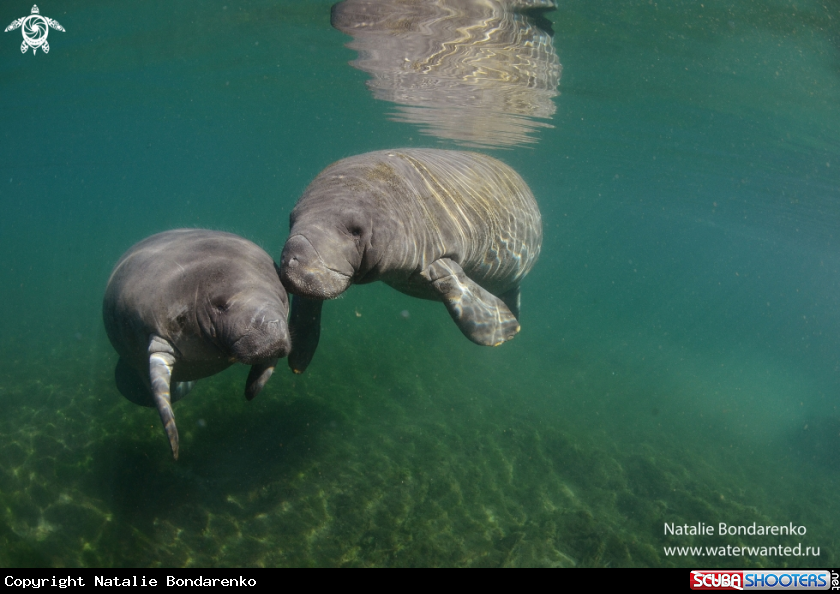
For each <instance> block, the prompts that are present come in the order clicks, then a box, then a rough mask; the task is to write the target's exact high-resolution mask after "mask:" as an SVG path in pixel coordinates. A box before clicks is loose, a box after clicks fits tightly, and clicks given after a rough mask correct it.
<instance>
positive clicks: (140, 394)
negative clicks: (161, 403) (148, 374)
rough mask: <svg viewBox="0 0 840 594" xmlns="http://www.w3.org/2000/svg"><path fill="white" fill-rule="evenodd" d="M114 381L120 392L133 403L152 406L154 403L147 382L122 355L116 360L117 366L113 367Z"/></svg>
mask: <svg viewBox="0 0 840 594" xmlns="http://www.w3.org/2000/svg"><path fill="white" fill-rule="evenodd" d="M114 382H115V383H116V384H117V390H119V392H120V394H122V395H123V396H124V397H125V398H126V399H127V400H130V401H131V402H133V403H134V404H139V405H140V406H152V407H153V406H154V405H155V401H154V399H153V398H152V391H151V389H150V388H149V384H147V383H146V382H145V381H144V380H143V377H142V376H141V375H140V374H139V373H138V372H137V371H136V370H135V369H134V368H133V367H131V366H130V365H129V364H128V363H126V362H125V361H124V360H123V358H122V357H120V360H119V361H117V367H116V368H115V369H114Z"/></svg>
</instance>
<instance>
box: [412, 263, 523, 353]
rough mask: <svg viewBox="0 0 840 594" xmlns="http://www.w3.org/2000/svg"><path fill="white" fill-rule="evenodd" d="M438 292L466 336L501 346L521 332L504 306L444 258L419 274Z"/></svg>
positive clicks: (476, 341)
mask: <svg viewBox="0 0 840 594" xmlns="http://www.w3.org/2000/svg"><path fill="white" fill-rule="evenodd" d="M420 276H422V277H423V278H424V279H426V280H427V281H429V283H430V284H431V285H432V287H433V288H434V289H435V291H437V293H438V295H440V298H441V299H442V300H443V302H444V304H445V305H446V309H447V310H449V315H450V316H452V319H453V320H455V323H456V324H457V325H458V328H460V329H461V332H463V333H464V336H466V337H467V338H469V339H470V340H472V341H473V342H475V343H477V344H481V345H485V346H498V345H500V344H502V343H503V342H505V341H506V340H510V339H511V338H513V337H514V336H515V335H516V333H517V332H519V322H518V321H517V320H516V317H515V316H514V315H513V313H511V311H510V309H509V308H508V306H507V305H505V303H504V302H503V301H502V300H501V299H499V298H498V297H496V296H495V295H493V294H492V293H490V292H489V291H486V290H485V289H483V288H481V287H480V286H479V285H478V284H476V282H475V281H473V280H472V279H471V278H470V277H468V276H467V275H466V273H465V272H464V270H463V269H462V268H461V266H460V265H458V263H457V262H455V261H453V260H450V259H449V258H441V259H440V260H435V261H434V262H432V263H431V264H430V265H429V267H428V268H426V269H425V270H424V271H422V272H421V273H420Z"/></svg>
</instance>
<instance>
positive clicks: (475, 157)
mask: <svg viewBox="0 0 840 594" xmlns="http://www.w3.org/2000/svg"><path fill="white" fill-rule="evenodd" d="M290 227H291V231H290V234H289V238H288V239H287V240H286V244H285V246H284V247H283V253H282V255H281V258H280V277H281V279H282V281H283V284H284V285H285V287H286V289H287V290H288V291H289V292H290V293H292V294H293V297H292V311H291V316H290V318H289V330H290V332H291V335H292V351H291V353H290V354H289V366H290V367H291V368H292V370H293V371H295V372H296V373H302V372H303V371H304V370H305V369H306V367H307V366H308V365H309V363H310V361H311V360H312V357H313V355H314V354H315V349H316V348H317V345H318V339H319V336H320V318H321V307H322V304H323V301H324V300H326V299H333V298H335V297H338V296H339V295H341V293H343V292H344V291H345V290H347V288H348V287H349V286H350V285H351V284H364V283H370V282H373V281H377V280H381V281H383V282H384V283H386V284H388V285H390V286H391V287H393V288H395V289H397V290H398V291H401V292H402V293H405V294H407V295H411V296H414V297H419V298H422V299H432V300H436V301H442V302H443V303H444V305H446V308H447V310H448V311H449V314H450V316H451V317H452V319H453V320H454V321H455V323H456V324H457V325H458V328H460V329H461V332H463V333H464V335H465V336H466V337H467V338H469V339H470V340H472V341H473V342H475V343H478V344H481V345H491V346H496V345H499V344H501V343H503V342H505V341H507V340H510V339H511V338H513V336H514V335H515V334H516V333H517V332H519V322H518V318H519V285H520V282H521V281H522V279H523V278H524V277H525V275H526V274H527V273H528V271H530V270H531V267H532V266H533V265H534V262H535V261H536V260H537V257H538V256H539V253H540V246H541V244H542V222H541V217H540V211H539V208H538V207H537V203H536V200H534V196H533V194H531V190H530V189H529V188H528V186H527V185H526V184H525V182H524V181H523V180H522V178H521V177H520V176H519V175H518V174H517V173H516V172H515V171H514V170H513V169H511V168H510V167H508V166H507V165H505V164H504V163H502V162H500V161H498V160H496V159H493V158H491V157H488V156H485V155H481V154H478V153H471V152H459V151H445V150H433V149H398V150H387V151H377V152H372V153H366V154H362V155H357V156H354V157H349V158H347V159H343V160H341V161H338V162H336V163H333V164H332V165H330V166H329V167H327V168H326V169H325V170H324V171H322V172H321V173H320V174H319V175H318V177H316V178H315V180H313V181H312V183H311V184H310V185H309V186H308V187H307V188H306V190H305V191H304V193H303V196H301V198H300V200H298V202H297V204H296V205H295V207H294V209H293V210H292V213H291V216H290Z"/></svg>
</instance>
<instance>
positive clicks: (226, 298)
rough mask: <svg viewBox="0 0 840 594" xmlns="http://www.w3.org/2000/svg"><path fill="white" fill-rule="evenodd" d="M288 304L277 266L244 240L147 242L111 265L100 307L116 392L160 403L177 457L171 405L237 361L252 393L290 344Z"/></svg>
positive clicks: (168, 236)
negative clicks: (246, 369) (112, 352)
mask: <svg viewBox="0 0 840 594" xmlns="http://www.w3.org/2000/svg"><path fill="white" fill-rule="evenodd" d="M288 311H289V300H288V297H287V296H286V291H285V289H284V288H283V285H282V283H281V282H280V276H279V269H278V267H277V265H276V264H275V263H274V261H273V260H272V259H271V256H269V255H268V254H267V253H266V252H265V251H263V250H262V248H260V247H259V246H257V245H256V244H254V243H252V242H250V241H248V240H247V239H243V238H242V237H239V236H237V235H233V234H231V233H224V232H221V231H207V230H203V229H176V230H173V231H166V232H164V233H158V234H157V235H153V236H151V237H149V238H147V239H144V240H143V241H141V242H140V243H138V244H136V245H135V246H133V247H132V248H131V249H129V250H128V251H127V252H126V253H125V254H124V255H123V257H122V258H121V259H120V261H119V262H117V265H116V267H114V270H113V272H112V273H111V278H110V279H109V280H108V286H107V288H106V289H105V299H104V301H103V304H102V317H103V320H104V322H105V331H106V332H107V334H108V338H109V340H110V341H111V344H112V345H113V347H114V349H116V351H117V353H119V355H120V359H119V361H118V362H117V367H116V369H115V372H114V376H115V380H116V384H117V389H118V390H119V391H120V393H121V394H122V395H123V396H125V397H126V398H127V399H128V400H131V401H132V402H134V403H136V404H140V405H143V406H153V407H155V408H157V410H158V412H159V413H160V418H161V421H162V422H163V426H164V430H165V431H166V435H167V437H168V439H169V445H170V447H171V448H172V455H173V456H174V458H175V459H176V460H177V459H178V428H177V427H176V426H175V416H174V413H173V412H172V403H173V402H176V401H177V400H179V399H180V398H183V397H184V396H185V395H186V394H187V392H189V390H190V388H192V385H193V382H194V380H198V379H201V378H203V377H208V376H211V375H213V374H215V373H218V372H220V371H222V370H223V369H226V368H227V367H229V366H231V365H232V364H233V363H236V362H240V363H245V364H246V365H251V372H250V373H249V374H248V380H247V382H246V385H245V397H246V398H247V399H248V400H251V399H252V398H254V397H255V396H256V395H257V394H258V393H259V392H260V390H262V388H263V386H265V383H266V382H267V381H268V379H269V378H270V377H271V374H272V373H273V372H274V367H275V365H276V364H277V360H278V359H279V358H281V357H285V356H286V355H287V354H288V353H289V350H290V349H291V342H290V339H289V329H288V326H287V323H286V316H287V314H288Z"/></svg>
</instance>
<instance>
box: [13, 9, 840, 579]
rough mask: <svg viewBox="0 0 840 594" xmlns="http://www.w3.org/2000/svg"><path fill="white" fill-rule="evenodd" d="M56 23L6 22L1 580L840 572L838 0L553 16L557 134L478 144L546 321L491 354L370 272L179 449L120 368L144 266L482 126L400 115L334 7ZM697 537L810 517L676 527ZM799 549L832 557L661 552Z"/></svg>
mask: <svg viewBox="0 0 840 594" xmlns="http://www.w3.org/2000/svg"><path fill="white" fill-rule="evenodd" d="M39 8H40V11H41V14H42V15H44V16H47V17H50V18H53V19H55V20H57V21H58V22H60V24H61V25H62V26H63V27H64V29H65V31H64V32H60V31H57V30H50V32H49V45H50V51H49V53H48V54H44V53H43V51H40V50H39V51H38V52H37V53H36V54H35V55H33V53H32V51H31V50H29V51H28V52H27V53H26V54H22V53H21V52H20V44H21V41H22V37H21V32H20V30H15V31H9V32H6V33H3V34H2V35H0V113H2V114H3V126H2V131H0V138H2V141H0V254H2V255H3V257H2V259H0V303H2V305H3V307H2V310H3V313H4V315H3V316H2V318H0V436H2V437H1V438H0V565H3V566H28V565H39V566H89V565H95V566H190V565H192V566H207V565H235V566H260V565H270V566H276V565H328V566H335V565H354V566H357V565H364V566H371V565H373V566H409V565H435V566H477V565H489V566H670V565H676V566H692V567H716V566H739V567H744V566H781V565H783V564H785V565H786V566H788V567H819V566H830V565H836V562H837V560H838V550H837V548H836V542H835V539H836V534H835V532H836V526H837V525H838V524H840V489H838V481H839V480H840V457H838V456H840V454H838V452H840V412H838V388H840V385H839V384H840V381H839V380H840V378H838V369H840V357H839V356H838V353H840V344H838V343H839V342H840V341H838V336H839V335H840V316H838V311H840V310H838V295H840V291H839V290H838V289H840V286H838V285H840V258H838V255H837V254H838V248H840V239H838V229H840V207H838V199H840V195H838V185H840V184H839V182H840V158H838V157H840V143H838V140H837V139H838V138H840V117H838V115H840V114H838V111H840V103H838V101H837V98H838V95H840V77H838V74H840V53H838V52H840V14H838V10H837V7H836V6H835V5H834V4H827V3H822V2H812V1H796V2H788V1H775V2H768V1H766V0H761V1H758V0H756V1H744V0H741V1H737V2H733V1H728V2H722V1H721V2H718V1H711V2H710V1H705V2H704V3H703V4H699V3H696V2H681V1H678V0H666V1H657V2H647V1H630V2H623V3H620V4H616V3H597V2H586V1H568V2H562V3H560V6H559V8H558V9H557V10H555V11H552V12H548V13H545V14H543V15H542V17H541V18H544V19H547V20H548V21H549V22H550V25H551V27H550V28H551V29H552V30H553V33H554V34H553V37H551V43H552V47H553V49H554V51H555V52H556V56H557V59H558V64H560V65H562V77H560V79H559V86H558V87H557V92H558V93H559V94H557V95H556V96H554V97H549V99H550V101H551V102H552V103H553V106H554V107H555V108H556V109H555V110H554V111H553V113H548V112H546V114H547V115H546V117H541V116H537V119H534V120H532V123H537V124H538V123H540V122H542V123H547V124H550V125H551V126H553V127H551V128H547V127H544V126H536V127H532V128H531V129H530V131H529V132H528V134H529V135H530V137H531V139H532V142H528V143H524V144H523V143H520V142H519V141H518V140H517V142H515V143H513V144H508V145H506V148H494V147H493V146H492V145H491V144H490V143H487V142H481V143H475V142H473V143H472V144H473V145H475V144H481V147H480V148H479V149H471V150H480V151H482V152H487V153H488V154H491V155H493V156H495V157H497V158H499V159H501V160H503V161H505V162H506V163H508V164H509V165H511V166H512V167H514V168H515V169H516V170H517V171H518V172H519V173H520V174H521V175H522V176H523V178H524V179H525V180H526V181H527V182H528V183H529V185H530V186H531V189H532V190H533V192H534V194H535V196H536V197H537V200H538V202H539V204H540V207H541V209H542V214H543V223H544V236H545V239H544V242H543V249H542V255H541V257H540V260H539V262H538V263H537V265H536V266H535V268H534V269H533V271H532V272H531V274H530V275H529V276H528V278H527V279H526V280H525V282H524V284H523V287H522V316H521V323H522V331H521V333H520V334H519V335H518V336H517V337H516V338H515V339H514V340H513V341H511V342H509V343H506V344H505V345H503V346H501V347H498V348H495V349H491V348H481V347H478V346H475V345H473V344H472V343H470V342H469V341H467V340H466V339H465V338H464V337H463V336H462V335H461V333H460V332H459V331H458V329H457V327H455V325H454V324H452V322H451V320H450V319H449V316H448V315H447V314H446V312H445V311H444V308H443V307H442V306H441V305H440V304H438V303H433V302H425V301H419V300H414V299H411V298H409V297H406V296H403V295H401V294H399V293H397V292H395V291H393V290H392V289H389V288H388V287H386V286H384V285H382V284H381V283H378V284H373V285H366V286H359V287H354V288H352V289H351V290H350V291H348V292H347V293H346V295H345V296H344V297H343V298H342V299H339V300H336V301H333V302H329V303H328V304H327V305H326V306H325V308H324V332H323V335H322V340H321V344H320V346H319V350H318V354H317V356H316V359H315V360H314V361H313V363H312V365H311V367H310V368H309V369H308V370H307V372H306V373H305V374H304V375H302V376H294V375H292V374H291V373H289V372H288V370H287V369H285V367H283V366H281V367H280V368H278V373H277V374H275V376H274V377H273V378H272V379H271V381H270V382H269V384H268V386H267V387H266V389H265V390H264V392H263V393H261V394H260V396H259V397H258V398H257V399H256V400H254V401H253V402H250V403H249V402H245V399H244V398H243V397H242V387H243V383H244V381H245V376H246V373H247V372H246V369H245V368H244V367H236V368H232V369H230V370H228V371H226V372H224V373H222V374H220V375H218V376H215V377H213V378H210V379H207V380H203V381H202V382H200V383H199V385H198V386H197V387H196V389H195V390H194V392H193V393H191V394H190V395H189V397H187V398H186V399H185V400H183V401H181V402H178V403H177V404H176V405H175V413H176V416H177V418H178V426H179V428H180V430H181V458H180V459H179V461H178V462H177V463H176V462H173V461H172V459H171V456H170V454H169V451H168V445H167V443H166V440H165V438H164V436H163V434H162V431H161V428H160V426H159V425H160V422H159V420H158V418H157V415H156V414H155V412H154V411H152V410H149V409H144V408H140V407H137V406H135V405H133V404H131V403H130V402H128V401H126V400H124V399H123V398H121V397H120V396H119V394H118V393H117V392H116V390H115V388H114V384H113V377H112V374H113V368H114V364H115V363H116V355H115V353H114V351H113V349H112V347H111V346H110V344H109V343H108V340H107V338H106V336H105V332H104V329H103V327H102V322H101V299H102V294H103V291H104V286H105V282H106V281H107V278H108V274H109V272H110V270H111V267H112V266H113V264H114V263H115V262H116V260H117V259H118V258H119V257H120V255H121V254H122V253H123V252H124V251H125V250H126V249H127V248H128V247H129V246H131V245H132V244H133V243H135V242H136V241H138V240H140V239H142V238H144V237H146V236H148V235H150V234H152V233H155V232H158V231H162V230H165V229H170V228H175V227H206V228H213V229H224V230H227V231H231V232H234V233H238V234H240V235H243V236H245V237H247V238H249V239H251V240H253V241H255V242H257V243H258V244H260V245H261V246H263V247H264V248H265V249H266V250H267V251H268V252H269V253H271V254H272V255H273V256H274V257H275V258H278V257H279V253H280V250H281V249H282V245H283V242H284V241H285V238H286V234H287V231H288V214H289V212H290V210H291V208H292V206H293V205H294V203H295V201H296V199H297V197H298V196H299V195H300V194H301V192H302V191H303V189H304V188H305V187H306V185H307V184H308V183H309V181H311V180H312V179H313V178H314V177H315V176H316V175H317V174H318V172H319V171H321V170H322V169H323V168H324V167H326V166H327V165H328V164H330V163H331V162H333V161H335V160H337V159H340V158H343V157H347V156H350V155H354V154H358V153H363V152H366V151H373V150H379V149H384V148H393V147H440V148H455V149H457V148H460V147H461V146H462V145H461V144H458V142H467V143H469V142H470V141H469V140H466V141H464V140H461V141H459V140H458V139H453V138H452V137H451V136H450V137H449V138H450V139H449V140H445V139H441V138H439V134H438V135H436V132H435V130H434V129H433V128H432V129H429V128H428V127H422V126H420V125H418V124H422V122H418V120H417V119H412V118H411V117H398V118H397V119H400V120H401V121H393V120H394V116H393V114H394V113H400V112H399V109H400V108H399V105H397V104H395V103H393V102H392V100H391V99H389V98H388V97H379V98H378V96H377V95H376V94H375V93H373V92H372V90H373V89H372V88H371V85H370V81H371V80H372V77H373V76H374V74H372V73H371V72H370V71H368V70H365V69H364V68H361V69H360V67H359V56H358V55H357V52H356V51H355V50H354V49H351V48H348V47H346V44H351V43H357V42H358V40H356V41H354V40H353V39H352V38H351V37H350V36H348V35H346V34H344V33H342V32H341V31H339V30H337V29H336V28H334V27H333V26H331V24H330V12H331V10H330V9H331V2H315V1H308V2H302V1H301V2H279V3H278V2H261V1H255V2H248V3H241V4H233V3H228V4H225V2H224V1H222V2H183V3H177V4H176V5H174V6H173V4H172V3H165V2H144V3H142V4H136V5H133V6H132V5H119V6H115V5H113V4H110V3H104V2H85V3H82V2H74V1H67V2H62V3H60V4H52V5H50V4H41V5H39ZM30 10H31V6H29V5H27V4H22V3H21V4H16V3H15V2H6V3H4V4H3V5H2V6H0V24H2V25H3V26H5V25H4V24H3V23H4V22H5V23H6V24H8V23H11V22H12V21H14V20H15V19H18V18H20V17H24V16H27V15H29V14H30ZM529 18H530V17H529ZM535 26H537V25H535ZM540 28H541V30H543V31H544V30H545V27H544V25H542V26H540ZM351 61H354V63H355V65H356V66H357V67H356V68H354V67H353V66H351V65H349V64H348V63H349V62H351ZM402 113H406V112H402ZM432 120H433V122H437V121H438V120H435V119H434V118H432ZM455 121H456V122H457V121H458V120H457V119H456V120H455ZM450 128H451V126H450ZM520 131H521V130H520ZM519 140H521V139H519ZM500 144H501V143H500ZM701 522H702V523H705V524H707V525H712V526H715V527H717V526H718V525H719V523H721V522H723V523H726V524H727V525H730V526H750V525H752V523H753V522H755V523H756V524H757V525H784V526H787V525H788V524H789V523H793V524H794V525H796V526H803V527H805V528H806V530H807V532H806V534H805V535H802V536H800V535H797V536H776V537H760V536H719V535H717V534H716V535H714V536H709V537H698V536H695V537H690V536H677V535H668V534H665V530H664V526H665V524H666V523H667V524H671V523H673V524H676V525H683V524H689V525H696V524H697V523H701ZM798 543H801V544H802V549H803V551H804V549H805V547H809V546H810V547H819V556H784V555H782V554H773V552H769V553H768V552H765V554H761V552H760V551H759V552H757V553H755V554H746V555H742V556H738V555H728V556H726V555H725V556H707V555H705V552H693V553H692V552H684V553H685V554H671V555H669V554H667V553H666V551H665V547H671V546H680V547H682V546H701V547H705V546H724V547H725V546H727V545H732V546H744V545H745V546H751V547H760V546H773V545H782V546H791V547H793V546H796V545H797V544H798ZM703 551H705V549H703Z"/></svg>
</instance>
